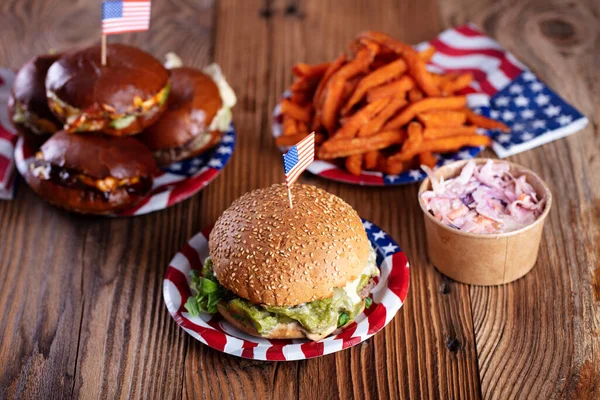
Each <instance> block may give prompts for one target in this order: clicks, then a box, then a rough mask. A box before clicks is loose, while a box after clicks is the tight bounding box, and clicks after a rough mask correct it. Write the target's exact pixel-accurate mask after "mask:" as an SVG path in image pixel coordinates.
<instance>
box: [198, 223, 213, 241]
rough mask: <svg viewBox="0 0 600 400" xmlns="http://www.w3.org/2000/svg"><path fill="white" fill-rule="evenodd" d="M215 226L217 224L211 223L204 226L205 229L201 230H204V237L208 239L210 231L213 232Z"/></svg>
mask: <svg viewBox="0 0 600 400" xmlns="http://www.w3.org/2000/svg"><path fill="white" fill-rule="evenodd" d="M214 226H215V224H211V225H209V226H207V227H206V228H204V229H202V230H201V231H200V232H202V235H204V237H205V238H206V239H208V237H209V235H210V233H211V232H212V230H213V227H214Z"/></svg>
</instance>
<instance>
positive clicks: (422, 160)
mask: <svg viewBox="0 0 600 400" xmlns="http://www.w3.org/2000/svg"><path fill="white" fill-rule="evenodd" d="M419 164H420V165H427V166H428V167H429V168H433V167H435V165H436V164H437V159H436V158H435V156H434V155H433V153H432V152H430V151H424V152H423V153H420V154H419Z"/></svg>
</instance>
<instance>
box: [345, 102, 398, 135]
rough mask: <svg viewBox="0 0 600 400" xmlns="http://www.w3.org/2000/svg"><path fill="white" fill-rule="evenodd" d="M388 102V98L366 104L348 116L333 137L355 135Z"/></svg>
mask: <svg viewBox="0 0 600 400" xmlns="http://www.w3.org/2000/svg"><path fill="white" fill-rule="evenodd" d="M389 102H390V99H380V100H377V101H374V102H373V103H369V104H367V105H366V106H364V107H363V108H361V109H360V110H358V111H357V112H355V113H354V114H353V115H352V116H351V117H349V118H348V119H347V121H346V122H345V123H344V124H343V125H342V127H341V128H340V129H338V130H337V132H336V133H335V134H334V135H333V138H335V139H336V140H337V139H348V138H353V137H355V136H356V134H357V133H358V131H359V129H360V128H362V127H363V126H364V125H365V124H366V123H368V122H369V121H370V120H371V119H373V118H374V117H375V116H376V115H377V114H378V113H379V112H381V110H383V108H384V107H385V106H386V105H387V104H388V103H389Z"/></svg>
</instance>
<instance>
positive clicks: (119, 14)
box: [102, 0, 150, 65]
mask: <svg viewBox="0 0 600 400" xmlns="http://www.w3.org/2000/svg"><path fill="white" fill-rule="evenodd" d="M148 28H150V0H105V1H103V2H102V65H106V36H107V35H115V34H118V33H125V32H138V31H145V30H148Z"/></svg>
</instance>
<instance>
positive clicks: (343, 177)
mask: <svg viewBox="0 0 600 400" xmlns="http://www.w3.org/2000/svg"><path fill="white" fill-rule="evenodd" d="M319 176H323V177H325V178H330V179H335V180H340V181H343V182H348V183H357V184H360V183H366V184H371V185H383V176H377V175H366V174H362V175H360V176H354V175H352V174H349V173H347V172H346V171H342V170H341V169H340V168H338V167H335V168H332V169H328V170H325V171H322V172H321V173H319Z"/></svg>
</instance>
